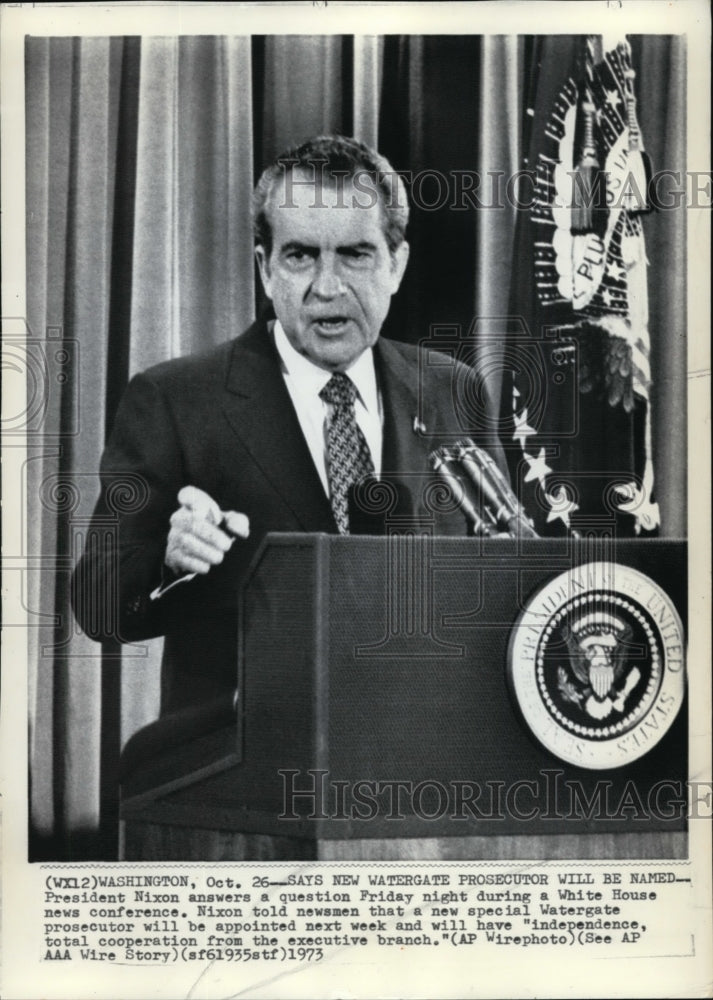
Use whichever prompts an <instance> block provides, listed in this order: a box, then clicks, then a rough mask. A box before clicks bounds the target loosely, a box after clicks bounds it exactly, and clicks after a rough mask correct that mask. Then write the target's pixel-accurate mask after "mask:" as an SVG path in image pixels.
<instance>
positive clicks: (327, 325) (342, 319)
mask: <svg viewBox="0 0 713 1000" xmlns="http://www.w3.org/2000/svg"><path fill="white" fill-rule="evenodd" d="M348 323H349V317H348V316H317V317H315V319H313V320H312V324H313V326H315V327H316V328H317V330H318V331H319V332H320V333H327V334H329V333H341V331H342V330H344V328H345V327H346V326H347V324H348Z"/></svg>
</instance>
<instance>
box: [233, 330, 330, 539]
mask: <svg viewBox="0 0 713 1000" xmlns="http://www.w3.org/2000/svg"><path fill="white" fill-rule="evenodd" d="M226 389H227V392H226V393H225V401H224V411H225V415H226V417H227V419H228V423H229V424H230V426H231V428H232V430H233V432H234V433H235V434H236V435H237V436H238V438H240V441H241V442H242V444H243V446H244V447H245V448H246V449H247V451H248V452H249V453H250V455H251V456H252V459H253V461H254V462H255V464H256V465H257V466H258V467H259V468H260V470H261V471H262V473H263V475H264V476H265V478H266V479H268V480H269V482H270V483H271V484H272V486H273V488H274V489H275V490H276V491H277V493H279V495H280V496H281V497H282V499H283V501H284V502H285V504H286V505H287V506H288V507H289V508H290V510H291V511H292V513H293V514H294V515H295V517H296V518H297V521H298V522H299V524H300V526H301V528H302V529H303V530H304V531H325V532H334V531H336V525H335V522H334V517H333V515H332V508H331V506H330V504H329V500H328V499H327V496H326V495H325V492H324V489H323V487H322V483H321V480H320V478H319V475H318V473H317V470H316V469H315V467H314V462H313V461H312V456H311V454H310V451H309V448H308V447H307V442H306V441H305V439H304V435H303V434H302V430H301V428H300V424H299V420H298V419H297V414H296V413H295V410H294V407H293V405H292V400H291V399H290V395H289V393H288V391H287V387H286V386H285V381H284V379H283V377H282V373H281V371H280V360H279V356H278V354H277V351H276V349H275V346H274V343H273V340H272V337H271V336H270V335H269V333H268V330H267V329H266V327H265V325H264V324H262V323H256V324H254V325H253V326H252V327H250V329H249V330H247V331H246V333H245V334H243V336H242V337H240V338H239V339H238V340H237V341H236V342H235V345H234V347H233V352H232V355H231V362H230V366H229V369H228V374H227V378H226Z"/></svg>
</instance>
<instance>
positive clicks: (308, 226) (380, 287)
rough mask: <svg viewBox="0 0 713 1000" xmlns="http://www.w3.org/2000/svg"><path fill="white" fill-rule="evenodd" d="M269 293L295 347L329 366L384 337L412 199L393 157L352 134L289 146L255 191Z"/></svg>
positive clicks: (342, 365) (337, 366) (258, 243)
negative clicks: (293, 147) (360, 140)
mask: <svg viewBox="0 0 713 1000" xmlns="http://www.w3.org/2000/svg"><path fill="white" fill-rule="evenodd" d="M253 220H254V234H255V252H256V255H257V260H258V264H259V267H260V275H261V277H262V282H263V285H264V287H265V292H266V294H267V295H268V297H269V298H270V299H271V300H272V302H273V305H274V308H275V314H276V316H277V318H278V319H279V320H280V323H281V324H282V326H283V328H284V330H285V333H286V334H287V337H288V339H289V340H290V343H291V344H292V346H293V347H294V348H295V349H296V350H298V351H299V352H300V353H301V354H303V355H304V356H305V357H307V358H309V359H310V360H311V361H313V362H314V363H315V364H317V365H319V366H320V367H322V368H325V369H327V370H330V371H337V370H344V369H346V368H348V367H349V366H350V365H351V364H352V363H353V362H354V361H356V359H357V358H358V357H359V356H360V355H361V354H362V353H363V351H365V350H366V349H367V348H368V347H371V346H372V345H373V344H374V343H375V342H376V340H377V338H378V336H379V332H380V330H381V326H382V324H383V322H384V319H385V318H386V314H387V312H388V310H389V304H390V302H391V296H392V295H393V294H394V292H396V290H397V289H398V287H399V285H400V283H401V278H402V277H403V273H404V270H405V268H406V263H407V261H408V244H407V243H406V241H405V238H404V237H405V231H406V223H407V221H408V203H407V199H406V192H405V189H404V186H403V182H402V181H401V179H400V178H399V177H398V175H397V174H396V172H395V171H394V170H393V168H392V167H391V165H390V164H389V162H388V161H387V160H386V159H385V158H384V157H382V156H380V155H379V154H378V153H376V152H374V151H373V150H371V149H369V148H368V147H367V146H364V145H362V144H361V143H359V142H357V141H356V140H355V139H346V138H344V137H342V136H326V137H320V138H317V139H312V140H310V141H309V142H306V143H304V144H303V145H302V146H299V147H297V148H295V149H291V150H288V151H287V152H286V153H284V154H282V156H280V157H278V159H277V160H276V161H275V163H274V164H272V166H270V167H268V168H267V170H265V172H264V173H263V175H262V177H261V178H260V180H259V182H258V185H257V187H256V189H255V194H254V197H253Z"/></svg>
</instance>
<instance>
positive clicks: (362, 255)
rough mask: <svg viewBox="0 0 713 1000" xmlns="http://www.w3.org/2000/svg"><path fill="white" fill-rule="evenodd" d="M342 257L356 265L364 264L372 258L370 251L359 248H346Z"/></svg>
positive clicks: (342, 252)
mask: <svg viewBox="0 0 713 1000" xmlns="http://www.w3.org/2000/svg"><path fill="white" fill-rule="evenodd" d="M341 255H342V257H345V258H346V259H347V260H349V261H354V262H355V263H364V262H366V261H368V260H369V259H370V257H371V254H370V253H369V251H368V250H360V249H358V248H357V247H345V248H344V250H342V251H341Z"/></svg>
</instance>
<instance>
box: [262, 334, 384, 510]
mask: <svg viewBox="0 0 713 1000" xmlns="http://www.w3.org/2000/svg"><path fill="white" fill-rule="evenodd" d="M273 333H274V336H275V347H276V348H277V353H278V354H279V355H280V361H281V365H282V377H283V378H284V380H285V385H286V386H287V391H288V392H289V394H290V399H291V400H292V404H293V406H294V408H295V412H296V413H297V419H298V420H299V423H300V427H301V428H302V433H303V434H304V437H305V441H306V442H307V447H308V448H309V450H310V454H311V456H312V461H313V462H314V464H315V468H316V469H317V472H318V473H319V478H320V479H321V481H322V486H323V487H324V492H325V493H326V494H327V496H329V478H328V475H327V427H328V418H329V417H330V416H331V414H330V410H331V409H332V406H331V405H330V404H329V403H325V402H324V400H323V399H321V398H320V395H319V394H320V392H321V390H322V389H323V388H324V387H325V385H326V384H327V382H329V380H330V378H331V377H332V375H331V372H328V371H325V370H324V368H318V367H317V365H315V364H313V363H312V362H311V361H310V360H309V359H308V358H306V357H304V355H302V354H299V353H298V352H297V351H296V350H295V349H294V347H293V346H292V344H291V343H290V342H289V340H288V339H287V335H286V333H285V331H284V330H283V329H282V326H281V324H280V321H279V320H275V325H274V328H273ZM345 374H346V375H348V376H349V378H350V379H351V380H352V382H353V383H354V385H355V386H356V389H357V395H356V399H355V401H354V413H355V415H356V421H357V424H358V425H359V427H360V428H361V431H362V433H363V435H364V437H365V438H366V443H367V445H368V446H369V451H370V452H371V459H372V462H373V463H374V472H375V473H376V476H377V478H378V477H379V476H380V475H381V448H382V428H383V413H382V406H381V398H380V395H379V390H378V388H377V385H376V372H375V371H374V354H373V352H372V350H371V348H369V349H368V350H367V351H364V353H363V354H361V355H359V357H358V358H357V360H356V361H355V362H354V364H353V365H352V366H351V367H350V368H347V369H346V371H345Z"/></svg>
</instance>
